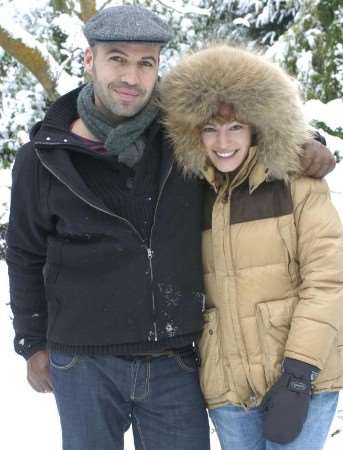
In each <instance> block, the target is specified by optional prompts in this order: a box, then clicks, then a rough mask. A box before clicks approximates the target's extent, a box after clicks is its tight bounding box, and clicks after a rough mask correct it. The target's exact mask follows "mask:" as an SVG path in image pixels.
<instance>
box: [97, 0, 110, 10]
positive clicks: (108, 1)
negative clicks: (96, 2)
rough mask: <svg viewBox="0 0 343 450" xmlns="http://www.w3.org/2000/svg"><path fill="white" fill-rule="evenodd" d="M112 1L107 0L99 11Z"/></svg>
mask: <svg viewBox="0 0 343 450" xmlns="http://www.w3.org/2000/svg"><path fill="white" fill-rule="evenodd" d="M111 2H112V0H107V2H105V3H104V4H103V5H102V7H101V8H99V11H102V10H103V9H105V8H106V6H107V5H109V4H110V3H111Z"/></svg>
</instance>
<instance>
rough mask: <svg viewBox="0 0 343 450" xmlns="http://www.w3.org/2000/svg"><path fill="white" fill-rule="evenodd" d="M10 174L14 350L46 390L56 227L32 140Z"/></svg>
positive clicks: (9, 243)
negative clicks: (50, 252)
mask: <svg viewBox="0 0 343 450" xmlns="http://www.w3.org/2000/svg"><path fill="white" fill-rule="evenodd" d="M12 175H13V180H12V192H11V209H10V218H9V225H8V230H7V236H6V240H7V252H6V261H7V264H8V273H9V281H10V301H11V308H12V312H13V326H14V329H15V338H14V346H15V350H16V352H17V353H18V354H20V355H22V356H23V357H24V358H25V359H27V360H28V371H29V373H28V379H29V381H30V383H31V385H32V386H33V387H34V388H35V389H36V390H39V391H42V390H45V391H46V390H49V386H50V384H49V383H47V382H46V371H45V372H44V370H40V368H42V367H43V366H44V365H45V366H46V364H42V358H38V357H37V356H36V355H39V354H40V355H42V354H45V353H46V352H45V350H46V329H47V304H46V299H45V287H44V276H43V268H44V265H45V260H46V242H47V236H48V234H49V232H53V230H54V225H53V222H52V220H51V219H49V214H48V211H47V207H46V206H45V205H46V204H47V201H46V198H43V197H44V196H46V195H47V192H48V185H45V184H46V183H47V180H48V178H47V174H42V167H41V165H40V163H39V161H38V158H37V156H36V154H35V153H34V150H33V148H32V146H31V144H27V145H25V146H24V147H22V148H21V149H20V150H19V151H18V154H17V158H16V161H15V164H14V167H13V172H12ZM43 175H45V176H43ZM44 183H45V184H44ZM42 193H43V194H42ZM37 361H38V364H37ZM39 372H41V380H39V381H38V380H37V376H35V374H37V373H39Z"/></svg>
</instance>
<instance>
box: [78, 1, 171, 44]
mask: <svg viewBox="0 0 343 450" xmlns="http://www.w3.org/2000/svg"><path fill="white" fill-rule="evenodd" d="M83 32H84V34H85V36H86V38H87V40H88V42H89V43H90V44H91V43H92V42H94V41H125V42H127V41H134V42H156V43H159V44H162V45H164V44H166V43H167V42H168V41H170V40H171V39H172V37H173V32H172V30H171V28H170V27H169V25H168V24H167V23H166V22H164V21H163V20H162V19H160V17H158V16H157V15H156V14H154V13H152V12H151V11H149V10H148V9H145V8H143V7H141V6H134V5H122V6H113V7H111V8H105V9H104V10H102V11H101V12H99V13H98V14H96V15H95V16H93V17H92V18H91V19H89V20H88V22H87V23H86V25H85V27H84V29H83Z"/></svg>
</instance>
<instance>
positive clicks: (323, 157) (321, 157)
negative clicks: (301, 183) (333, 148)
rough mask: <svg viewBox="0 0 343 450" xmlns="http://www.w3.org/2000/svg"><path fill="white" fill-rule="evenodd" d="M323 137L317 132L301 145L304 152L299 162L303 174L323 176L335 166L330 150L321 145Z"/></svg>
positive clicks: (323, 140) (316, 176)
mask: <svg viewBox="0 0 343 450" xmlns="http://www.w3.org/2000/svg"><path fill="white" fill-rule="evenodd" d="M324 143H325V139H323V138H322V136H321V135H320V134H319V133H318V134H317V133H315V134H314V138H313V139H309V140H308V141H307V142H306V143H305V144H304V146H303V148H304V150H305V151H304V153H303V156H302V158H301V164H302V167H303V170H304V175H306V176H308V177H312V178H323V177H324V176H325V175H327V174H328V173H330V172H331V171H332V170H333V169H334V168H335V166H336V159H335V157H334V156H333V155H332V153H331V152H330V150H329V149H328V148H327V147H326V146H325V145H323V144H324Z"/></svg>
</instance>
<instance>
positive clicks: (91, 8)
mask: <svg viewBox="0 0 343 450" xmlns="http://www.w3.org/2000/svg"><path fill="white" fill-rule="evenodd" d="M80 9H81V14H80V18H81V20H82V21H83V22H87V20H88V19H90V18H91V17H93V16H94V15H95V14H96V0H80Z"/></svg>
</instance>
